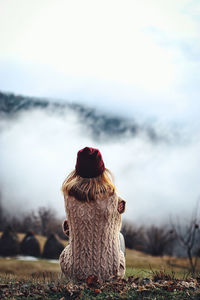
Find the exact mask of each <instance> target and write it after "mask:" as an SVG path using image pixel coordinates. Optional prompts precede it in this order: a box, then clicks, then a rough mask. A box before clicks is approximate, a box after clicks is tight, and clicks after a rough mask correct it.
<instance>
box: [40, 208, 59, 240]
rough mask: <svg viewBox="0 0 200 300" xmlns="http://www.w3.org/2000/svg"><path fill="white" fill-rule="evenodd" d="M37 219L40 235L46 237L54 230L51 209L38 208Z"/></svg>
mask: <svg viewBox="0 0 200 300" xmlns="http://www.w3.org/2000/svg"><path fill="white" fill-rule="evenodd" d="M38 218H39V222H40V226H41V234H42V235H44V236H47V235H48V234H49V233H50V232H52V229H53V228H54V223H55V219H56V215H55V212H54V211H53V210H52V209H51V208H46V207H40V208H39V209H38ZM53 231H54V230H53Z"/></svg>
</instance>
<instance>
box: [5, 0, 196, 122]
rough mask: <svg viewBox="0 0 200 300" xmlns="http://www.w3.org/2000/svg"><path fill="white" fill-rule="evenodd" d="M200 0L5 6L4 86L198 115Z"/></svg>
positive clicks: (53, 0) (177, 115)
mask: <svg viewBox="0 0 200 300" xmlns="http://www.w3.org/2000/svg"><path fill="white" fill-rule="evenodd" d="M199 17H200V2H199V1H198V0H194V1H193V0H167V1H166V0H130V1H128V0H123V1H118V0H113V1H112V0H106V1H104V0H101V1H96V0H91V1H88V0H84V1H82V0H81V1H76V0H73V1H67V0H42V1H41V0H29V1H27V0H4V1H0V41H1V46H0V89H1V90H3V91H10V92H16V93H19V94H25V95H34V96H43V97H51V98H62V99H66V100H69V101H83V102H85V101H87V103H89V104H92V105H93V106H94V105H95V106H102V105H104V107H106V108H110V109H111V108H113V107H114V110H116V111H118V112H119V111H120V112H122V113H126V114H127V115H128V114H129V115H132V114H133V113H134V112H142V113H143V114H149V115H156V116H160V117H162V118H167V119H168V118H171V119H176V120H182V119H184V120H185V119H186V120H194V119H195V118H196V120H197V117H198V112H199V109H200V104H199V97H198V96H199V89H200V84H199V78H200V60H199V58H200V55H199V51H200V26H199V25H200V18H199Z"/></svg>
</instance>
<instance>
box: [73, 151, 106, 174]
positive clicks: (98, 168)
mask: <svg viewBox="0 0 200 300" xmlns="http://www.w3.org/2000/svg"><path fill="white" fill-rule="evenodd" d="M104 170H105V166H104V162H103V158H102V155H101V153H100V151H99V150H98V149H95V148H91V147H85V148H83V149H81V150H80V151H78V153H77V160H76V172H77V174H78V175H80V176H81V177H83V178H93V177H97V176H99V175H101V174H102V173H103V171H104Z"/></svg>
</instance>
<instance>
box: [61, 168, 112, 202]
mask: <svg viewBox="0 0 200 300" xmlns="http://www.w3.org/2000/svg"><path fill="white" fill-rule="evenodd" d="M113 181H114V178H113V175H112V173H111V172H110V170H108V169H106V168H105V170H104V172H103V173H102V174H101V175H99V176H98V177H94V178H83V177H81V176H79V175H78V174H77V172H76V170H74V171H72V172H71V173H70V174H69V175H68V176H67V178H66V179H65V180H64V182H63V184H62V192H63V194H64V197H66V196H68V195H69V196H73V197H75V198H76V199H77V200H79V201H82V202H85V201H88V202H89V201H95V199H96V197H97V196H98V197H99V198H104V197H107V196H112V195H113V194H114V193H115V191H116V188H115V185H114V183H113Z"/></svg>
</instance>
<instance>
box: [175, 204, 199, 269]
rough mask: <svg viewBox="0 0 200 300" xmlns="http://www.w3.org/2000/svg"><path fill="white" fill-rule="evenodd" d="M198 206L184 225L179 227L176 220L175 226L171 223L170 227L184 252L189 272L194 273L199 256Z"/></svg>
mask: <svg viewBox="0 0 200 300" xmlns="http://www.w3.org/2000/svg"><path fill="white" fill-rule="evenodd" d="M198 206H199V203H197V205H196V207H195V209H194V210H193V213H192V216H191V219H190V220H189V221H187V222H186V224H185V225H180V222H179V219H178V218H177V222H176V224H174V223H173V222H172V221H171V223H172V226H173V229H174V231H175V234H176V237H177V239H178V241H179V243H180V245H181V246H182V247H183V248H184V249H185V250H186V253H187V257H188V260H189V264H190V267H191V272H192V274H194V273H195V272H196V267H197V260H198V256H199V253H198V252H199V245H198V244H199V237H200V236H199V233H200V232H199V224H198Z"/></svg>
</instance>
